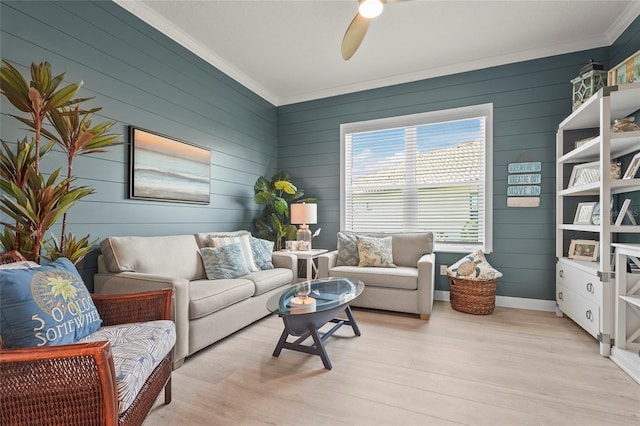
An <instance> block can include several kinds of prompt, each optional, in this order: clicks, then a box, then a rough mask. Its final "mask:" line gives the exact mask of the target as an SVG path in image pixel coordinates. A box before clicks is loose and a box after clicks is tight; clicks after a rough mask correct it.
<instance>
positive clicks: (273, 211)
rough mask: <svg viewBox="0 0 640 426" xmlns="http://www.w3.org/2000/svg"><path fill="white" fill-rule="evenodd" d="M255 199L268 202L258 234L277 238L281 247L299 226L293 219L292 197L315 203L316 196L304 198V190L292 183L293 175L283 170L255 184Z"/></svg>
mask: <svg viewBox="0 0 640 426" xmlns="http://www.w3.org/2000/svg"><path fill="white" fill-rule="evenodd" d="M253 189H254V193H255V195H254V197H253V200H254V201H255V202H256V204H260V205H264V210H263V212H262V215H261V216H260V217H259V218H258V219H256V221H255V225H256V229H257V235H258V236H259V237H260V238H264V239H266V240H270V241H273V242H274V243H275V249H276V250H280V249H281V248H282V246H283V244H284V242H285V241H286V240H292V239H295V238H296V232H297V230H296V227H295V226H294V225H291V221H290V220H289V204H290V203H291V202H292V201H295V200H297V201H298V202H301V203H302V202H305V203H315V202H317V200H316V199H315V198H304V199H302V196H304V191H303V190H301V189H298V188H297V187H296V186H295V185H294V184H293V183H291V176H289V174H288V173H287V172H284V171H280V172H278V173H276V174H275V175H273V176H272V177H271V179H269V178H266V177H264V176H260V177H259V178H258V180H256V183H255V185H254V187H253Z"/></svg>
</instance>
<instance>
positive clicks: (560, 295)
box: [558, 292, 562, 300]
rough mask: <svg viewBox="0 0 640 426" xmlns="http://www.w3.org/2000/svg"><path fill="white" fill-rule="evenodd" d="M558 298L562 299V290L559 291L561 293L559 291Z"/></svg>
mask: <svg viewBox="0 0 640 426" xmlns="http://www.w3.org/2000/svg"><path fill="white" fill-rule="evenodd" d="M558 299H559V300H562V292H559V293H558Z"/></svg>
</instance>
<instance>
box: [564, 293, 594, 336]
mask: <svg viewBox="0 0 640 426" xmlns="http://www.w3.org/2000/svg"><path fill="white" fill-rule="evenodd" d="M556 301H557V302H558V306H559V307H560V310H561V311H562V312H564V313H565V314H566V315H567V316H568V317H569V318H571V319H572V320H573V321H575V322H576V323H577V324H578V325H579V326H580V327H582V328H584V329H585V330H587V332H588V333H589V334H591V335H592V336H593V337H596V338H597V336H598V328H599V326H600V308H599V305H598V304H596V303H593V302H592V301H591V300H589V299H587V298H585V297H582V296H580V295H579V294H577V293H576V292H574V291H573V290H571V289H569V288H568V287H565V286H564V285H562V284H558V285H557V286H556Z"/></svg>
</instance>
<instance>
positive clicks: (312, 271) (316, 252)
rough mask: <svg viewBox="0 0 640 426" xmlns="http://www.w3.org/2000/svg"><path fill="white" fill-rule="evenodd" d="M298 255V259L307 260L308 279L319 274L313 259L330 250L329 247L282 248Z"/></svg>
mask: <svg viewBox="0 0 640 426" xmlns="http://www.w3.org/2000/svg"><path fill="white" fill-rule="evenodd" d="M282 251H285V252H288V253H291V254H295V255H296V256H298V259H304V260H305V261H306V262H307V278H306V279H307V281H309V280H312V279H314V278H316V277H317V275H318V268H317V267H316V264H315V262H314V261H313V259H315V258H317V257H318V256H320V255H321V254H324V253H327V252H329V250H327V249H311V250H304V251H302V250H300V251H298V250H282Z"/></svg>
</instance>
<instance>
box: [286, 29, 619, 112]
mask: <svg viewBox="0 0 640 426" xmlns="http://www.w3.org/2000/svg"><path fill="white" fill-rule="evenodd" d="M610 44H611V43H609V41H608V39H607V38H606V37H605V36H600V37H592V38H587V39H581V40H578V41H572V42H568V43H560V44H556V45H555V46H552V47H549V48H543V49H531V50H525V51H520V52H517V53H513V54H508V55H502V56H494V57H489V58H483V59H480V60H476V61H468V62H463V63H459V64H454V65H449V66H444V67H437V68H430V69H427V70H422V71H417V72H413V73H407V74H400V75H396V76H393V77H389V78H383V79H377V80H370V81H365V82H361V83H357V84H351V85H345V86H340V87H334V88H328V89H326V90H319V91H314V92H304V93H297V94H293V95H289V96H281V97H280V98H279V101H280V102H279V106H282V105H289V104H294V103H299V102H306V101H311V100H315V99H321V98H328V97H331V96H340V95H345V94H348V93H354V92H361V91H364V90H371V89H377V88H380V87H386V86H393V85H396V84H403V83H410V82H414V81H419V80H426V79H429V78H435V77H442V76H446V75H451V74H459V73H463V72H469V71H475V70H480V69H485V68H491V67H495V66H499V65H507V64H513V63H517V62H523V61H529V60H533V59H540V58H545V57H549V56H555V55H562V54H565V53H573V52H579V51H581V50H588V49H595V48H598V47H606V46H609V45H610Z"/></svg>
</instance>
